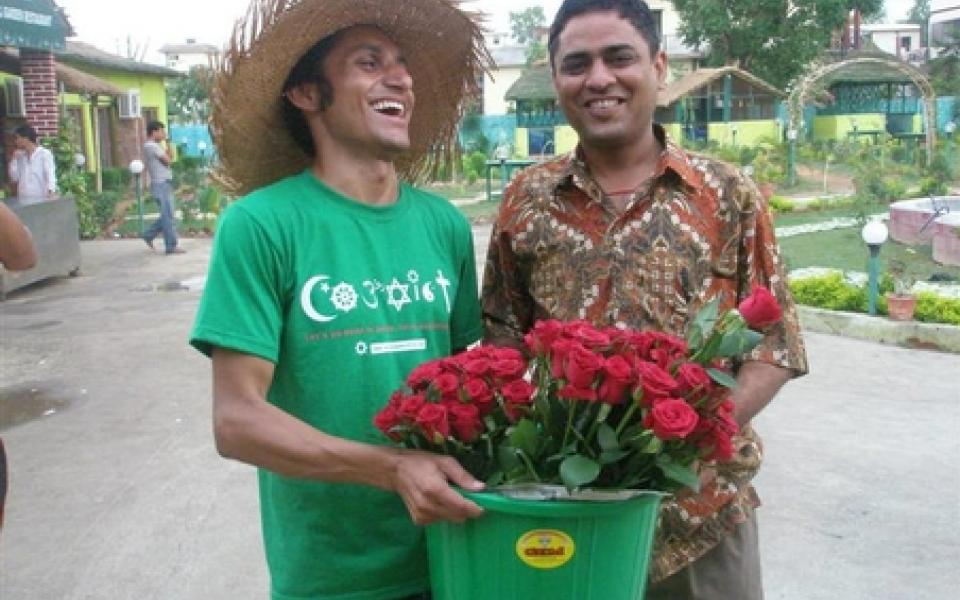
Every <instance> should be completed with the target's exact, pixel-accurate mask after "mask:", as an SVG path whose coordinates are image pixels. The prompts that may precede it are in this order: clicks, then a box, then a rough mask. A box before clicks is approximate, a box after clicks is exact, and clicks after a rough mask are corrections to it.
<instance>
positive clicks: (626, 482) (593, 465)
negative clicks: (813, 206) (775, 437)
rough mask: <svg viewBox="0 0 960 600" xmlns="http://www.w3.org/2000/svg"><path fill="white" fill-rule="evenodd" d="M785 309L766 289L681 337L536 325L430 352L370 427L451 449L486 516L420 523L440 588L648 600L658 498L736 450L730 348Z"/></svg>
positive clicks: (692, 482)
mask: <svg viewBox="0 0 960 600" xmlns="http://www.w3.org/2000/svg"><path fill="white" fill-rule="evenodd" d="M780 318H781V310H780V307H779V305H778V304H777V302H776V299H775V298H774V297H773V295H772V294H770V292H769V291H768V290H767V289H766V288H761V287H757V288H756V289H755V290H754V291H753V293H752V294H751V295H750V296H749V297H748V298H747V299H745V300H744V301H743V302H741V303H740V305H739V307H738V309H736V310H730V311H727V312H725V313H723V314H720V312H719V301H718V300H714V301H713V302H710V303H709V304H708V305H707V306H705V307H704V308H703V309H702V310H701V311H700V313H699V314H698V315H697V317H696V319H695V320H694V322H693V323H692V324H691V326H690V328H689V331H688V332H687V338H686V339H681V338H677V337H674V336H671V335H667V334H665V333H661V332H656V331H635V330H630V329H620V328H614V327H606V328H597V327H594V326H593V325H592V324H590V323H587V322H584V321H577V322H566V323H564V322H559V321H539V322H537V324H536V325H535V326H534V328H533V329H532V331H530V333H528V335H527V336H526V338H525V339H524V342H525V343H524V350H525V351H524V352H521V351H520V350H517V349H513V348H498V347H493V346H483V345H481V346H478V347H476V348H473V349H471V350H468V351H466V352H464V353H461V354H458V355H456V356H452V357H449V358H443V359H438V360H434V361H430V362H428V363H424V364H422V365H420V366H419V367H417V368H415V369H414V370H413V371H412V372H411V373H410V375H409V376H408V377H407V381H406V385H405V386H404V387H402V388H401V389H398V390H397V391H396V392H395V393H394V394H393V395H392V396H391V398H390V401H389V403H388V405H387V406H386V407H385V408H384V409H383V410H381V411H380V412H379V413H378V414H377V416H376V418H375V420H374V423H375V425H376V427H377V428H378V429H380V430H381V431H382V432H383V433H384V434H385V435H386V436H387V437H389V438H390V439H391V440H393V441H394V442H397V443H399V444H400V445H401V446H403V447H406V448H410V449H419V450H426V451H431V452H437V453H443V454H448V455H451V456H454V457H455V458H457V460H458V461H459V462H460V463H461V464H462V465H463V466H464V467H465V468H466V469H467V470H468V471H470V472H471V473H472V474H473V475H474V477H476V478H478V479H480V480H483V481H485V482H486V483H487V491H485V492H480V493H475V492H463V493H464V495H466V496H467V497H469V498H471V499H472V500H474V501H475V502H477V503H478V504H480V505H481V506H482V507H483V508H484V509H485V510H486V514H485V515H484V516H483V517H482V518H480V519H476V520H472V521H468V522H467V523H464V524H461V525H457V524H453V523H435V524H433V525H431V526H430V527H428V528H427V546H428V549H429V552H430V571H431V580H432V587H433V597H434V598H435V599H436V600H480V599H488V598H498V599H502V600H518V599H521V598H531V597H534V596H536V597H550V598H553V599H554V600H640V599H641V598H643V590H644V584H645V582H646V572H647V569H646V565H647V563H648V561H649V557H650V552H651V547H652V542H653V533H654V529H655V524H656V519H657V508H658V505H659V503H660V499H661V497H662V496H663V495H665V494H668V493H672V492H677V491H680V490H682V489H685V488H690V489H693V490H697V489H698V487H699V480H698V475H697V467H698V465H700V464H703V463H712V462H713V461H725V460H730V459H731V458H732V456H733V451H734V449H733V445H732V443H731V438H732V436H733V435H734V434H735V433H736V431H737V423H736V421H734V420H733V417H732V408H733V405H732V403H731V402H730V401H729V399H728V390H729V389H730V388H731V387H734V386H735V385H736V381H735V380H734V378H733V376H732V374H731V372H730V370H729V368H730V365H731V359H732V358H733V357H737V356H741V355H743V354H745V353H747V352H749V351H750V350H751V349H752V348H754V347H755V346H756V345H757V344H758V343H759V342H760V341H761V340H762V339H763V334H762V333H760V331H762V330H764V329H766V328H767V327H769V326H771V325H773V324H775V323H776V322H778V321H779V320H780Z"/></svg>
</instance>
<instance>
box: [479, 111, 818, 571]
mask: <svg viewBox="0 0 960 600" xmlns="http://www.w3.org/2000/svg"><path fill="white" fill-rule="evenodd" d="M656 133H657V135H658V138H659V139H660V140H661V143H662V144H663V147H664V151H663V153H662V154H661V156H660V159H659V163H658V166H657V169H656V171H655V173H654V177H653V179H652V180H651V181H650V182H649V183H648V184H647V185H645V186H642V188H641V189H639V190H637V191H636V192H634V193H633V196H632V197H631V198H630V199H629V200H628V202H627V204H626V210H623V211H621V210H616V209H615V207H614V206H615V205H614V203H613V201H612V200H611V198H609V197H607V196H605V195H604V193H603V191H602V190H601V188H600V186H599V185H598V184H597V182H596V181H595V180H594V179H593V177H592V176H591V175H590V172H589V169H588V167H587V165H586V164H585V163H584V162H583V160H581V158H580V155H579V153H578V152H574V153H571V154H569V155H566V156H564V157H561V158H558V159H556V160H554V161H551V162H548V163H544V164H541V165H537V166H534V167H530V168H528V169H526V170H525V171H523V172H521V173H520V174H519V175H518V176H517V177H516V179H514V181H513V182H512V183H511V184H510V186H509V187H508V188H507V189H506V190H505V192H504V199H503V204H502V206H501V208H500V214H499V215H498V217H497V220H496V223H495V225H494V229H493V233H492V237H491V241H490V248H489V252H488V256H487V264H486V272H485V274H484V285H483V312H484V322H485V326H486V337H487V339H489V340H495V339H500V340H502V339H518V338H520V337H521V336H522V335H523V334H524V333H525V332H526V331H527V330H529V329H530V328H531V327H532V325H533V323H534V322H535V321H536V320H539V319H547V318H554V319H561V320H573V319H587V320H589V321H591V322H593V323H594V324H596V325H604V324H617V325H621V326H628V327H633V328H637V329H658V330H661V331H666V332H668V333H671V334H674V335H679V336H683V335H685V333H686V328H687V323H688V321H689V320H690V319H692V318H693V316H694V315H696V313H697V311H699V309H700V308H701V307H702V306H703V305H704V304H706V303H707V302H709V301H710V300H712V299H713V298H715V297H720V299H721V311H722V310H726V309H729V308H733V307H735V306H736V305H737V304H738V303H739V301H740V300H742V299H743V298H744V297H745V296H746V295H747V294H749V292H750V290H751V284H753V283H757V284H759V285H763V286H766V287H769V288H770V290H771V291H772V292H773V293H774V295H775V296H776V297H777V300H778V301H779V302H780V305H781V306H782V307H783V309H784V310H783V314H784V318H783V321H782V323H780V324H779V325H778V326H776V327H774V328H773V329H772V330H771V331H770V332H769V333H768V335H767V337H766V339H765V340H764V341H763V342H762V343H761V344H760V346H758V347H757V348H756V349H755V350H754V351H753V352H752V353H751V354H750V355H749V356H745V357H743V358H744V360H754V361H762V362H766V363H770V364H773V365H777V366H780V367H783V368H786V369H789V370H791V371H792V372H793V373H794V374H795V375H801V374H803V373H806V371H807V360H806V353H805V350H804V346H803V342H802V340H801V337H800V327H799V322H798V320H797V313H796V309H795V306H794V304H793V300H792V298H791V297H790V294H789V292H788V290H787V285H786V278H785V275H784V270H783V265H782V264H781V261H780V254H779V249H778V247H777V243H776V240H775V238H774V233H773V225H772V221H771V218H770V214H769V211H768V210H767V206H766V203H765V201H764V200H763V198H762V196H761V195H760V193H759V192H758V190H757V188H756V186H755V185H754V184H753V183H752V182H751V181H750V180H749V179H747V178H745V177H743V176H742V175H741V174H740V173H739V171H738V170H737V169H736V168H734V167H733V166H731V165H728V164H726V163H723V162H719V161H716V160H713V159H711V158H708V157H705V156H702V155H698V154H693V153H689V152H687V151H685V150H683V149H682V148H680V147H679V146H676V145H675V144H673V143H672V142H671V141H669V140H668V139H666V137H665V136H664V134H663V131H662V129H660V128H659V127H657V128H656ZM735 447H736V449H737V454H736V455H735V457H734V459H733V461H732V462H730V463H725V464H722V465H718V466H717V467H716V471H717V477H716V479H715V480H714V481H713V482H712V483H710V484H707V485H706V486H704V488H703V489H702V490H701V492H700V493H699V494H697V495H688V496H686V497H680V498H677V499H674V500H670V501H668V502H665V503H664V507H663V509H662V510H661V524H660V527H659V529H658V535H657V540H656V548H655V558H654V560H653V561H652V562H653V564H652V566H651V573H650V575H651V578H652V579H653V580H654V581H659V580H661V579H663V578H665V577H667V576H669V575H671V574H672V573H675V572H676V571H678V570H680V569H682V568H683V567H685V566H686V565H687V564H689V563H690V562H692V561H694V560H696V559H697V558H699V557H700V556H702V555H703V554H705V553H706V552H707V551H708V550H710V549H711V548H713V547H714V546H715V545H716V544H717V543H718V542H719V541H720V540H721V539H722V538H723V537H724V536H725V535H727V533H728V532H730V531H731V530H732V529H733V527H734V526H735V525H737V524H738V523H741V522H743V520H744V519H746V517H747V514H748V511H750V510H752V509H753V508H755V507H756V506H758V505H759V499H758V497H757V495H756V492H755V491H754V489H753V486H752V485H751V484H750V480H751V479H752V478H753V476H754V475H755V474H756V473H757V471H758V469H759V467H760V463H761V460H762V445H761V441H760V438H759V437H758V436H757V435H756V433H755V432H754V431H753V429H752V428H750V427H749V426H747V427H745V428H744V429H743V430H742V431H741V434H740V435H739V436H737V438H736V440H735Z"/></svg>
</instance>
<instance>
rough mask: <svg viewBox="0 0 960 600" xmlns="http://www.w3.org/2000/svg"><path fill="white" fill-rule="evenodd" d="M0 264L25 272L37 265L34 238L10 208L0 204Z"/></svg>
mask: <svg viewBox="0 0 960 600" xmlns="http://www.w3.org/2000/svg"><path fill="white" fill-rule="evenodd" d="M0 264H3V266H4V267H6V268H8V269H11V270H13V271H23V270H26V269H30V268H32V267H33V266H34V265H35V264H37V251H36V249H35V248H34V247H33V238H32V236H31V235H30V230H29V229H27V228H26V227H25V226H24V225H23V223H21V222H20V219H19V218H17V215H16V214H14V212H13V211H12V210H10V207H8V206H7V205H6V204H4V203H3V202H0Z"/></svg>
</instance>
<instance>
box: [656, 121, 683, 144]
mask: <svg viewBox="0 0 960 600" xmlns="http://www.w3.org/2000/svg"><path fill="white" fill-rule="evenodd" d="M661 126H662V127H663V130H664V131H665V132H667V137H669V138H670V139H672V140H674V141H677V142H679V141H680V140H682V139H683V125H681V124H680V123H667V124H666V125H663V124H661Z"/></svg>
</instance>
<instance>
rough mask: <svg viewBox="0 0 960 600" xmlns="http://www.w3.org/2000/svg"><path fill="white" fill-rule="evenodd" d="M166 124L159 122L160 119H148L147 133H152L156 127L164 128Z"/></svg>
mask: <svg viewBox="0 0 960 600" xmlns="http://www.w3.org/2000/svg"><path fill="white" fill-rule="evenodd" d="M166 128H167V126H166V125H164V124H163V123H161V122H160V121H150V122H149V123H147V135H153V132H154V131H157V130H158V129H166Z"/></svg>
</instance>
